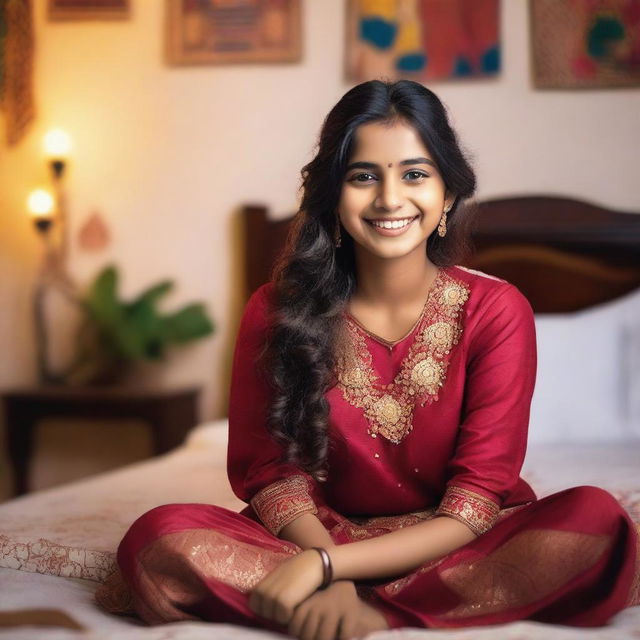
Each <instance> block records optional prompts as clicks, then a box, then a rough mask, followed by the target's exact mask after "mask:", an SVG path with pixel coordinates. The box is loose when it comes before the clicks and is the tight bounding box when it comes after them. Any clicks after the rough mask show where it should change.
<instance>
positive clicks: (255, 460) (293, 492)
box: [227, 284, 317, 535]
mask: <svg viewBox="0 0 640 640" xmlns="http://www.w3.org/2000/svg"><path fill="white" fill-rule="evenodd" d="M272 287H273V285H271V284H267V285H263V286H262V287H261V288H260V289H258V290H257V291H256V292H255V293H254V294H253V295H252V296H251V298H250V299H249V302H248V303H247V306H246V308H245V311H244V314H243V316H242V320H241V322H240V328H239V331H238V337H237V339H236V345H235V350H234V357H233V368H232V374H231V390H230V398H229V444H228V449H227V474H228V477H229V481H230V483H231V488H232V489H233V492H234V493H235V494H236V496H238V498H240V499H241V500H244V501H245V502H249V503H251V506H252V507H253V509H254V511H255V512H256V514H257V515H258V517H259V518H260V520H261V521H262V523H263V524H264V526H265V527H266V528H267V529H269V530H270V531H271V532H272V533H273V534H274V535H278V533H279V532H280V530H281V529H282V528H283V527H285V526H286V525H287V524H289V523H290V522H292V521H293V520H295V519H296V518H297V517H298V516H300V515H302V514H303V513H307V512H310V513H317V508H316V505H315V501H314V499H313V498H312V487H313V483H314V480H313V478H312V477H311V476H310V475H309V474H307V473H305V472H304V471H303V470H301V469H300V468H299V467H297V466H296V465H295V464H292V463H288V462H284V461H283V450H282V447H281V446H280V445H278V444H277V443H276V441H275V440H274V439H273V437H272V436H271V434H270V433H269V432H268V430H267V428H266V419H267V412H268V410H269V405H270V395H271V393H270V385H269V383H268V380H267V379H266V376H265V374H264V371H263V370H262V368H261V367H260V354H261V353H262V350H263V348H264V345H265V340H266V336H267V330H268V326H269V313H270V304H269V300H270V295H271V293H272Z"/></svg>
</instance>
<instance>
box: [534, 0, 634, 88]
mask: <svg viewBox="0 0 640 640" xmlns="http://www.w3.org/2000/svg"><path fill="white" fill-rule="evenodd" d="M529 6H530V14H531V46H532V63H533V70H532V71H533V83H534V85H535V86H536V87H538V88H541V89H578V88H584V89H589V88H607V87H625V86H637V85H640V0H598V1H597V2H594V1H593V0H531V1H530V5H529Z"/></svg>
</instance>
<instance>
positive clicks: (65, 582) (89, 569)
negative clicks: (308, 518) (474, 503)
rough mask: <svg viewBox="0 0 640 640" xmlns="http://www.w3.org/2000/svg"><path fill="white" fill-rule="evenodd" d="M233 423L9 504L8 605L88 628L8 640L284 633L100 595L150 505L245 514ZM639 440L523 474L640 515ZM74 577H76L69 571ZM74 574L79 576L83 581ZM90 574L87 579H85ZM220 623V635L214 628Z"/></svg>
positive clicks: (628, 627)
mask: <svg viewBox="0 0 640 640" xmlns="http://www.w3.org/2000/svg"><path fill="white" fill-rule="evenodd" d="M226 426H227V425H226V421H219V422H215V423H209V424H204V425H201V426H200V427H198V428H197V429H196V430H194V431H193V432H192V433H191V435H190V437H189V439H188V440H187V442H186V443H185V444H184V445H183V446H182V447H180V448H179V449H177V450H175V451H174V452H172V453H170V454H167V455H166V456H163V457H160V458H155V459H152V460H150V461H147V462H143V463H139V464H136V465H132V466H131V467H127V468H125V469H122V470H120V471H115V472H111V473H108V474H103V475H101V476H97V477H95V478H92V479H89V480H86V481H83V482H76V483H72V484H70V485H67V486H63V487H59V488H55V489H51V490H48V491H43V492H39V493H36V494H32V495H28V496H25V497H23V498H20V499H17V500H13V501H10V502H8V503H5V504H2V505H0V567H4V568H0V610H12V609H16V608H29V607H43V606H47V607H54V608H59V609H63V610H64V611H66V612H67V613H69V615H71V616H72V617H74V618H75V619H76V620H78V622H80V623H81V624H83V625H85V626H86V627H87V629H88V631H86V632H72V631H69V630H60V629H58V630H46V629H38V630H35V629H33V628H30V629H24V628H22V629H11V630H5V631H2V630H0V638H5V637H7V638H8V637H11V638H17V639H20V638H29V639H31V638H100V639H102V638H105V639H106V638H124V639H125V640H128V639H130V638H131V639H137V638H140V639H142V638H145V639H146V638H149V639H153V640H159V639H161V638H162V639H163V640H164V639H167V640H169V639H173V638H176V639H178V640H183V639H189V638H193V639H198V638H201V637H202V638H204V637H205V636H206V637H207V638H210V637H212V635H213V636H214V637H224V638H247V639H248V638H257V637H259V638H262V639H263V640H267V639H268V638H271V637H273V638H276V637H279V636H275V635H273V634H269V633H267V632H262V631H251V630H247V629H242V628H239V627H229V626H227V625H211V624H204V623H202V624H194V623H188V624H187V623H180V624H178V625H163V626H161V627H154V628H146V627H141V626H140V625H139V624H138V623H137V622H136V621H135V620H132V619H128V618H117V617H114V616H109V615H106V614H104V613H102V612H101V611H100V610H99V609H98V608H97V607H96V606H95V605H94V604H93V600H92V595H93V592H94V590H95V587H96V582H95V581H96V580H100V579H102V578H103V577H105V576H106V575H107V574H108V573H109V572H110V570H111V569H112V567H113V562H114V551H115V548H116V545H117V543H118V542H119V540H120V539H121V537H122V535H123V534H124V532H125V531H126V529H127V527H128V526H129V524H130V523H131V522H132V521H133V520H134V519H135V518H136V517H137V516H138V515H141V514H142V513H144V512H145V511H147V510H148V509H150V508H152V507H154V506H157V505H159V504H165V503H169V502H206V503H213V504H220V505H222V506H225V507H227V508H229V509H233V510H239V509H240V508H242V506H243V503H242V502H240V501H239V500H237V499H236V498H235V497H234V496H233V494H232V493H231V489H230V487H229V484H228V480H227V477H226V471H225V462H226V438H227V432H226ZM638 461H640V441H637V440H636V441H628V442H618V443H608V444H602V443H583V444H579V445H578V444H575V443H568V444H544V445H540V444H539V445H535V446H532V447H530V449H529V452H528V455H527V460H526V463H525V467H524V476H525V477H526V478H527V479H528V480H529V481H530V482H531V483H532V485H533V487H534V489H536V491H537V492H538V494H539V495H540V496H544V495H547V494H548V493H552V492H554V491H558V490H561V489H564V488H568V487H570V486H576V485H580V484H594V485H598V486H601V487H603V488H606V489H608V490H610V491H612V492H613V493H614V494H615V495H616V496H617V497H618V498H619V499H620V500H621V501H622V502H623V504H624V505H625V506H626V508H627V509H628V510H629V511H630V512H631V513H632V515H633V517H634V518H635V519H636V520H640V469H639V464H638ZM70 576H71V577H70ZM74 576H75V577H74ZM77 578H83V579H77ZM212 626H214V627H215V632H214V633H212ZM372 637H375V638H379V640H400V639H401V640H408V639H410V638H414V637H415V638H418V637H419V638H425V639H426V638H432V639H434V640H438V639H439V638H447V639H448V640H457V639H458V638H460V639H463V638H464V639H465V640H466V639H470V638H474V639H480V640H484V639H485V638H486V639H488V638H491V639H496V638H505V639H513V640H515V639H516V638H517V639H518V640H539V639H542V638H545V639H546V638H559V639H563V638H567V639H568V638H594V639H595V638H598V639H599V638H612V639H615V640H617V639H618V638H620V639H622V638H625V639H626V638H635V639H636V640H637V639H638V638H639V637H640V607H634V608H633V609H629V610H626V611H624V612H622V613H621V614H619V615H618V616H617V617H616V618H615V620H614V621H613V623H612V625H611V626H609V627H607V628H603V629H599V630H584V629H569V628H565V627H557V626H549V625H539V624H534V623H525V622H523V623H517V624H516V623H514V624H510V625H506V626H504V627H500V628H499V629H498V628H490V629H487V628H485V629H478V628H473V629H467V630H463V631H443V632H437V631H425V630H402V631H392V632H386V633H382V634H375V636H372Z"/></svg>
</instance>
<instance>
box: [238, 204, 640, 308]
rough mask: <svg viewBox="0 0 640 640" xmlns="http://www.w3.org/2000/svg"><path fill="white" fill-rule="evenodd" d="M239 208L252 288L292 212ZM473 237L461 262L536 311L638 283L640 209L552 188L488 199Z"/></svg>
mask: <svg viewBox="0 0 640 640" xmlns="http://www.w3.org/2000/svg"><path fill="white" fill-rule="evenodd" d="M242 215H243V218H244V237H245V249H246V286H247V295H250V294H251V293H252V292H253V291H255V290H256V289H257V288H258V287H259V286H260V285H261V284H263V283H264V282H267V280H268V279H269V278H270V275H271V270H272V267H273V264H274V262H275V259H276V258H277V256H278V255H279V253H280V252H281V251H282V249H283V247H284V244H285V241H286V238H287V234H288V232H289V227H290V223H291V220H292V217H287V218H284V219H279V220H272V219H271V218H270V216H269V212H268V211H267V208H266V207H264V206H260V205H247V206H245V207H243V211H242ZM473 244H474V247H475V251H474V253H473V255H472V256H471V257H470V258H469V259H468V260H466V261H465V262H464V266H467V267H471V268H473V269H479V270H481V271H484V272H486V273H489V274H492V275H495V276H498V277H500V278H504V279H505V280H507V281H509V282H511V283H512V284H514V285H516V286H517V287H518V288H519V289H520V290H521V291H522V292H523V293H524V294H525V295H526V296H527V298H528V299H529V302H530V303H531V306H532V307H533V310H534V311H535V312H536V313H559V312H570V311H577V310H580V309H586V308H588V307H591V306H593V305H596V304H600V303H603V302H607V301H609V300H613V299H615V298H617V297H620V296H622V295H624V294H626V293H629V292H630V291H632V290H634V289H636V288H638V287H640V214H635V213H623V212H619V211H613V210H610V209H605V208H604V207H599V206H596V205H593V204H589V203H586V202H581V201H578V200H573V199H570V198H561V197H557V196H523V197H512V198H503V199H495V200H487V201H484V202H480V203H479V205H478V212H477V214H476V223H475V227H474V233H473Z"/></svg>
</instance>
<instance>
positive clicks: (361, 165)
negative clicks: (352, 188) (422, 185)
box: [346, 158, 437, 171]
mask: <svg viewBox="0 0 640 640" xmlns="http://www.w3.org/2000/svg"><path fill="white" fill-rule="evenodd" d="M406 164H429V165H431V166H432V167H433V168H434V169H437V167H436V163H435V162H434V161H433V160H429V158H409V159H408V160H401V161H400V165H406ZM379 168H380V166H379V165H377V164H376V163H375V162H352V163H351V164H350V165H349V166H348V167H347V169H346V170H347V171H350V170H351V169H379Z"/></svg>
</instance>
